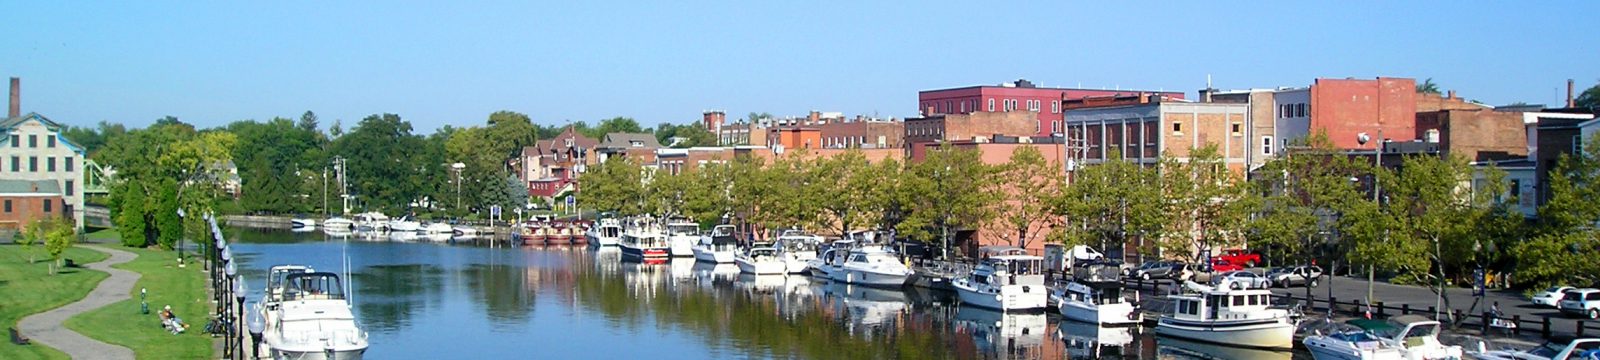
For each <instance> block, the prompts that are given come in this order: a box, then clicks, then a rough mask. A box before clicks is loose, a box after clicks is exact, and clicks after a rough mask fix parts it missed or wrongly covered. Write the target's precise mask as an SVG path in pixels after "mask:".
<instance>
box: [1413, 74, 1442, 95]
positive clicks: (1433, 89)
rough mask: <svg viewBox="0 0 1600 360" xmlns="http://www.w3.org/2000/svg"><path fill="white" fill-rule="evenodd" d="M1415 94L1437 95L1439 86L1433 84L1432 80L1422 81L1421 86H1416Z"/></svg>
mask: <svg viewBox="0 0 1600 360" xmlns="http://www.w3.org/2000/svg"><path fill="white" fill-rule="evenodd" d="M1417 93H1418V94H1433V95H1439V84H1435V83H1433V78H1428V79H1426V80H1422V83H1421V84H1417Z"/></svg>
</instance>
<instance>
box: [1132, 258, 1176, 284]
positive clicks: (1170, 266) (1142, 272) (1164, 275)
mask: <svg viewBox="0 0 1600 360" xmlns="http://www.w3.org/2000/svg"><path fill="white" fill-rule="evenodd" d="M1163 264H1165V265H1166V266H1151V267H1150V268H1147V269H1139V270H1134V271H1133V274H1134V277H1136V278H1139V279H1141V280H1156V279H1174V278H1177V277H1178V276H1179V274H1182V273H1183V272H1184V271H1186V270H1189V264H1185V263H1181V262H1163Z"/></svg>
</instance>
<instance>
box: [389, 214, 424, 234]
mask: <svg viewBox="0 0 1600 360" xmlns="http://www.w3.org/2000/svg"><path fill="white" fill-rule="evenodd" d="M384 229H385V230H387V231H389V232H419V231H422V223H420V222H417V221H416V220H411V217H410V216H402V217H399V218H397V219H393V220H389V222H388V223H387V224H386V225H385V226H384Z"/></svg>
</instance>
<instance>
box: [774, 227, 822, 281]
mask: <svg viewBox="0 0 1600 360" xmlns="http://www.w3.org/2000/svg"><path fill="white" fill-rule="evenodd" d="M820 244H822V239H821V238H818V237H816V236H815V235H809V234H805V233H804V232H800V231H797V230H788V231H784V232H783V235H779V236H778V242H776V243H773V244H772V247H774V248H777V249H778V258H780V259H783V264H784V271H785V272H788V273H790V274H803V273H805V272H806V271H807V269H809V268H810V266H811V265H810V262H811V260H812V259H816V258H817V246H818V245H820Z"/></svg>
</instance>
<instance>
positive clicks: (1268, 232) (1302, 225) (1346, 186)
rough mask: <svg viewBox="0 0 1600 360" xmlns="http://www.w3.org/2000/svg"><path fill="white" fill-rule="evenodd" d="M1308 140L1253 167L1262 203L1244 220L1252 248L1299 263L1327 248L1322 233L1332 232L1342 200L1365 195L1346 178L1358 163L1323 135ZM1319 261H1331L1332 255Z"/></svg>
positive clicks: (1255, 185)
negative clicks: (1247, 220) (1257, 210)
mask: <svg viewBox="0 0 1600 360" xmlns="http://www.w3.org/2000/svg"><path fill="white" fill-rule="evenodd" d="M1309 144H1310V145H1308V146H1295V147H1292V148H1290V149H1286V151H1285V153H1284V154H1283V156H1282V157H1279V158H1276V159H1273V160H1270V161H1268V162H1267V163H1266V164H1264V165H1263V166H1262V167H1261V168H1260V169H1258V170H1257V171H1256V173H1257V174H1259V176H1258V177H1257V179H1256V180H1255V182H1254V183H1253V185H1254V189H1253V190H1254V191H1255V192H1256V194H1259V196H1261V198H1262V199H1261V204H1262V205H1261V208H1260V211H1259V212H1257V213H1256V215H1255V216H1254V217H1253V218H1252V219H1251V220H1250V221H1249V238H1250V242H1251V245H1252V246H1253V247H1256V248H1259V249H1266V250H1267V251H1268V252H1269V255H1271V254H1274V253H1275V254H1279V255H1280V256H1282V257H1283V258H1284V259H1288V260H1290V261H1301V262H1302V263H1313V262H1315V260H1316V254H1317V253H1318V252H1319V250H1327V248H1326V245H1327V244H1329V243H1328V240H1329V238H1328V237H1327V236H1325V235H1326V234H1333V233H1336V232H1337V231H1338V227H1339V224H1338V223H1337V221H1338V220H1337V218H1338V216H1339V214H1340V213H1341V212H1342V211H1343V210H1344V209H1345V206H1346V204H1347V203H1348V202H1350V201H1363V199H1366V197H1365V195H1363V194H1361V193H1360V191H1359V190H1358V189H1357V188H1356V184H1355V183H1354V182H1351V181H1350V178H1351V177H1352V176H1353V175H1356V174H1357V171H1359V169H1360V167H1359V166H1357V165H1356V164H1355V163H1353V162H1352V161H1351V160H1350V158H1349V156H1346V155H1344V154H1343V153H1342V152H1341V151H1340V150H1338V149H1337V148H1334V147H1333V145H1332V143H1331V142H1328V141H1327V137H1326V136H1325V135H1324V134H1317V135H1314V136H1312V141H1310V142H1309ZM1268 258H1269V261H1271V259H1272V257H1271V256H1269V257H1268ZM1324 260H1325V261H1323V262H1322V263H1323V264H1330V265H1332V264H1333V262H1332V261H1334V260H1338V258H1337V257H1333V256H1328V257H1327V258H1326V259H1324ZM1308 291H1309V290H1308Z"/></svg>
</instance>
